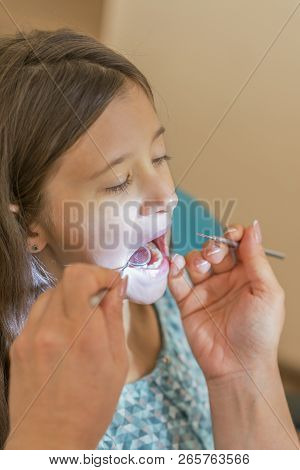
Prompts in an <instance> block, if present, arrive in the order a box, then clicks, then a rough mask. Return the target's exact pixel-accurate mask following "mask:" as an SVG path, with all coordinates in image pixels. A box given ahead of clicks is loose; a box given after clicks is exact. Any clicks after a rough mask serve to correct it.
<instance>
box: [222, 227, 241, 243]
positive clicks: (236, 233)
mask: <svg viewBox="0 0 300 470" xmlns="http://www.w3.org/2000/svg"><path fill="white" fill-rule="evenodd" d="M244 232H245V227H244V226H243V225H241V224H230V225H229V226H228V227H226V229H225V231H224V235H223V236H224V237H225V238H228V239H229V240H233V241H236V242H239V241H240V240H241V239H242V238H243V235H244Z"/></svg>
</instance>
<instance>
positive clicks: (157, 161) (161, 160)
mask: <svg viewBox="0 0 300 470" xmlns="http://www.w3.org/2000/svg"><path fill="white" fill-rule="evenodd" d="M171 158H172V157H170V156H169V155H164V156H163V157H159V158H155V160H152V163H153V165H156V166H158V165H161V164H162V163H164V162H166V161H169V160H171Z"/></svg>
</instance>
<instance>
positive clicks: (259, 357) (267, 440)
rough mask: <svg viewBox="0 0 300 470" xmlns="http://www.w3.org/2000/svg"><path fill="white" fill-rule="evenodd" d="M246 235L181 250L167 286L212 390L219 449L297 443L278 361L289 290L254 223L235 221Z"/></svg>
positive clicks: (237, 232) (236, 230)
mask: <svg viewBox="0 0 300 470" xmlns="http://www.w3.org/2000/svg"><path fill="white" fill-rule="evenodd" d="M226 236H227V237H228V238H231V239H232V240H235V241H240V245H239V247H238V249H237V252H236V256H235V254H234V253H233V252H232V249H231V250H229V249H228V246H226V245H224V244H222V245H221V246H217V245H215V244H214V243H211V242H208V243H206V244H205V245H204V246H203V248H202V250H201V251H197V250H195V251H192V252H190V253H189V254H188V255H187V256H186V267H187V272H188V274H189V276H190V279H191V281H192V284H193V285H191V283H190V282H188V281H187V279H186V278H185V277H184V273H185V272H184V269H183V268H184V265H185V259H184V258H183V257H181V256H179V255H175V257H174V258H173V261H172V263H171V269H170V274H169V287H170V290H171V292H172V293H173V295H174V297H175V299H176V301H177V303H178V306H179V309H180V311H181V315H182V321H183V326H184V329H185V332H186V335H187V339H188V341H189V343H190V346H191V349H192V351H193V354H194V356H195V358H196V359H197V361H198V363H199V365H200V367H201V368H202V370H203V372H204V374H205V377H206V381H207V385H208V391H209V399H210V406H211V415H212V424H213V432H214V441H215V448H216V449H295V448H297V449H298V448H299V441H298V437H297V434H296V431H295V428H294V425H293V422H292V419H291V415H290V412H289V408H288V405H287V401H286V397H285V393H284V389H283V386H282V382H281V377H280V373H279V369H278V363H277V351H278V343H279V338H280V334H281V330H282V326H283V322H284V316H285V308H284V291H283V289H282V287H281V286H280V284H279V283H278V281H277V279H276V277H275V275H274V273H273V271H272V269H271V266H270V264H269V262H268V260H267V258H266V255H265V253H264V249H263V247H262V244H261V241H262V240H261V232H260V228H259V224H258V223H257V222H256V223H254V224H253V225H252V226H250V227H248V228H246V229H244V228H243V227H242V226H241V225H235V226H232V227H230V231H229V232H227V234H226Z"/></svg>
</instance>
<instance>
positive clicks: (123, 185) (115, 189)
mask: <svg viewBox="0 0 300 470" xmlns="http://www.w3.org/2000/svg"><path fill="white" fill-rule="evenodd" d="M171 158H172V157H170V156H169V155H164V156H163V157H159V158H156V159H155V160H153V161H152V163H153V165H155V166H160V165H162V164H163V163H164V162H166V161H169V160H171ZM131 183H132V178H131V177H130V175H128V176H127V178H126V181H124V183H121V184H118V185H117V186H111V187H110V188H105V191H106V192H107V193H117V194H118V193H122V192H123V191H126V189H127V188H128V186H129V185H130V184H131Z"/></svg>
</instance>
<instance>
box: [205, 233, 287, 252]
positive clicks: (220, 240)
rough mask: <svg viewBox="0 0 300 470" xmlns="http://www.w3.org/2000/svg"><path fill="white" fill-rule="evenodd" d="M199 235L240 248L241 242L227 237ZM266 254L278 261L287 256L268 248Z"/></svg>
mask: <svg viewBox="0 0 300 470" xmlns="http://www.w3.org/2000/svg"><path fill="white" fill-rule="evenodd" d="M197 235H199V236H200V237H203V238H209V239H210V240H215V241H216V242H221V243H224V244H225V245H228V246H230V247H232V248H238V246H239V242H236V241H234V240H229V239H228V238H225V237H217V236H216V235H205V234H204V233H199V232H197ZM265 253H266V255H268V256H273V257H274V258H278V259H284V258H285V256H286V255H285V253H281V252H280V251H275V250H270V249H268V248H266V249H265Z"/></svg>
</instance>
